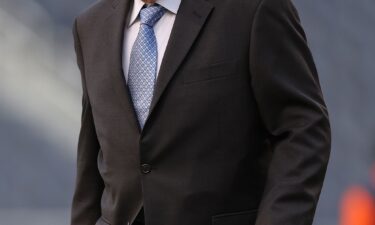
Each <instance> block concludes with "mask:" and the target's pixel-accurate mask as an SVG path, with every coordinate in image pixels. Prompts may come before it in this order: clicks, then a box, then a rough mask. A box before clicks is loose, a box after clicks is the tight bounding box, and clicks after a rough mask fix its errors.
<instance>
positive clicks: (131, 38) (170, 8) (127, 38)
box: [122, 0, 181, 81]
mask: <svg viewBox="0 0 375 225" xmlns="http://www.w3.org/2000/svg"><path fill="white" fill-rule="evenodd" d="M156 3H157V4H159V5H161V6H163V7H164V8H165V9H166V11H165V14H164V15H163V16H162V17H161V18H160V20H159V21H158V22H157V23H156V24H155V25H154V32H155V36H156V42H157V45H158V63H157V70H156V76H157V75H158V73H159V70H160V65H161V62H162V60H163V57H164V52H165V49H166V48H167V44H168V41H169V37H170V36H171V32H172V27H173V24H174V21H175V18H176V14H177V11H178V9H179V7H180V3H181V0H157V1H156ZM144 4H146V3H144V2H143V1H141V0H134V4H133V9H132V11H131V15H130V20H129V24H128V25H127V27H126V28H125V35H124V48H123V57H122V58H123V70H124V75H125V80H126V81H128V72H129V63H130V54H131V50H132V47H133V45H134V42H135V39H136V38H137V36H138V32H139V28H140V25H141V21H140V18H139V12H140V11H141V9H142V7H143V5H144Z"/></svg>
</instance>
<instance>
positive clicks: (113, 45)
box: [102, 0, 140, 132]
mask: <svg viewBox="0 0 375 225" xmlns="http://www.w3.org/2000/svg"><path fill="white" fill-rule="evenodd" d="M132 2H133V0H113V2H112V7H113V9H112V10H113V12H112V14H111V15H110V16H109V17H108V18H107V19H106V21H105V25H104V28H103V29H104V30H103V31H102V34H103V40H104V41H105V42H106V45H105V46H106V47H107V48H106V49H103V54H104V56H105V57H106V60H108V62H109V63H108V64H109V73H110V75H109V76H112V83H113V88H114V90H115V92H116V93H117V97H118V99H119V101H120V102H121V104H122V105H123V107H124V108H125V110H126V116H127V117H128V119H129V122H130V124H131V125H132V126H133V128H135V129H137V130H138V132H140V127H139V124H138V120H137V117H136V114H135V111H134V106H133V103H132V100H131V96H130V93H129V90H128V87H127V85H126V81H125V77H124V71H123V67H122V51H123V40H124V29H125V24H126V22H127V18H128V15H129V12H130V10H131V7H132Z"/></svg>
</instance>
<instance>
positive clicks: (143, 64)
mask: <svg viewBox="0 0 375 225" xmlns="http://www.w3.org/2000/svg"><path fill="white" fill-rule="evenodd" d="M164 12H165V10H164V8H163V7H162V6H160V5H151V6H148V7H146V8H143V9H142V10H141V12H140V18H141V26H140V28H139V33H138V36H137V39H136V40H135V42H134V45H133V48H132V51H131V54H130V63H129V75H128V86H129V91H130V93H131V96H132V100H133V104H134V109H135V111H136V114H137V117H138V122H139V124H140V126H141V128H142V129H143V126H144V124H145V122H146V119H147V117H148V114H149V109H150V104H151V100H152V96H153V92H154V86H155V80H156V71H157V62H158V61H157V60H158V48H157V42H156V37H155V33H154V29H153V26H154V25H155V23H156V22H157V21H158V20H159V19H160V18H161V17H162V16H163V14H164Z"/></svg>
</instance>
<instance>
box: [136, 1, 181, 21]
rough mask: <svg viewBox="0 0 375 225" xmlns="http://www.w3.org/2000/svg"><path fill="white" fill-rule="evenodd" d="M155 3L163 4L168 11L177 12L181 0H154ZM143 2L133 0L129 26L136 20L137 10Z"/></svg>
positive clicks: (138, 10) (139, 9)
mask: <svg viewBox="0 0 375 225" xmlns="http://www.w3.org/2000/svg"><path fill="white" fill-rule="evenodd" d="M156 3H158V4H159V5H161V6H163V7H164V8H165V9H167V10H168V11H169V12H171V13H173V14H177V11H178V8H179V7H180V4H181V0H156ZM144 4H145V3H144V2H143V1H142V0H134V4H133V9H132V12H131V17H130V21H129V26H131V25H132V24H133V23H134V22H135V21H136V20H137V18H138V15H139V12H140V11H141V9H142V7H143V5H144Z"/></svg>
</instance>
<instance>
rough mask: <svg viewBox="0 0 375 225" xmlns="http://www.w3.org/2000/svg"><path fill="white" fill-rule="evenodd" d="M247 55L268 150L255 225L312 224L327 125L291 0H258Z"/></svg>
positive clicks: (325, 150) (327, 150) (323, 167)
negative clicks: (264, 177) (265, 175)
mask: <svg viewBox="0 0 375 225" xmlns="http://www.w3.org/2000/svg"><path fill="white" fill-rule="evenodd" d="M249 57H250V64H249V66H250V74H251V81H252V88H253V91H254V95H255V98H256V101H257V106H258V109H259V112H260V115H261V119H262V122H263V124H264V126H265V128H266V131H267V143H268V146H269V147H270V150H271V152H272V154H271V159H270V163H269V167H268V172H267V178H266V183H265V189H264V192H263V196H262V198H261V203H260V206H259V212H258V217H257V222H256V225H280V224H282V225H311V224H312V222H313V217H314V214H315V209H316V206H317V202H318V199H319V195H320V192H321V188H322V184H323V180H324V177H325V173H326V168H327V164H328V159H329V154H330V148H331V130H330V123H329V117H328V112H327V108H326V105H325V102H324V99H323V95H322V91H321V87H320V84H319V78H318V74H317V71H316V68H315V65H314V61H313V58H312V55H311V53H310V50H309V48H308V45H307V42H306V37H305V33H304V30H303V28H302V27H301V24H300V19H299V16H298V13H297V11H296V9H295V7H294V6H293V4H292V2H291V1H290V0H260V3H259V5H258V8H257V9H256V13H255V16H254V20H253V25H252V33H251V43H250V53H249Z"/></svg>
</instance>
